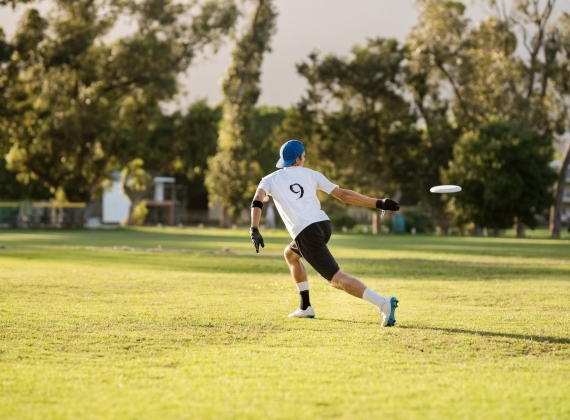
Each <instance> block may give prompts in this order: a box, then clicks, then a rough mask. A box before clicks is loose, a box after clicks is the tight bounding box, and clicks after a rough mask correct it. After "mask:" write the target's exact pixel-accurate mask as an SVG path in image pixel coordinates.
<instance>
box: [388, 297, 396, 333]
mask: <svg viewBox="0 0 570 420" xmlns="http://www.w3.org/2000/svg"><path fill="white" fill-rule="evenodd" d="M397 307H398V299H396V298H395V297H393V298H391V299H390V317H389V318H388V323H387V324H386V326H387V327H393V326H394V324H395V323H396V308H397Z"/></svg>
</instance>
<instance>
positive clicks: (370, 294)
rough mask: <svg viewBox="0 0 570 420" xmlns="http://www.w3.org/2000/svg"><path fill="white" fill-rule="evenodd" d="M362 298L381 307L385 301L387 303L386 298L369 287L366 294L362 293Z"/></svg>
mask: <svg viewBox="0 0 570 420" xmlns="http://www.w3.org/2000/svg"><path fill="white" fill-rule="evenodd" d="M362 299H364V300H365V301H366V302H370V303H371V304H373V305H374V306H376V307H378V308H381V307H382V305H384V303H386V299H384V298H383V297H382V296H380V295H379V294H378V293H376V292H375V291H374V290H372V289H369V288H368V287H367V288H366V290H365V291H364V294H363V295H362Z"/></svg>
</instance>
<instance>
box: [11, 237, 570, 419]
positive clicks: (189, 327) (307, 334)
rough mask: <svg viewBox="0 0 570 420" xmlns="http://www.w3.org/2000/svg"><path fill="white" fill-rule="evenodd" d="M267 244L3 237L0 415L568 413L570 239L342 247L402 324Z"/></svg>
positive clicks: (344, 258) (343, 262) (346, 242)
mask: <svg viewBox="0 0 570 420" xmlns="http://www.w3.org/2000/svg"><path fill="white" fill-rule="evenodd" d="M263 233H264V236H265V242H266V247H265V249H263V250H262V251H261V253H260V254H259V255H256V254H255V253H254V252H253V247H252V246H251V243H250V241H249V236H248V232H247V231H246V230H235V231H220V230H216V229H203V230H198V229H172V230H168V229H163V230H158V229H138V230H116V231H92V232H88V231H9V230H4V231H0V244H3V245H4V247H1V248H0V418H1V419H250V418H251V419H304V418H307V419H330V418H341V419H372V418H375V419H384V418H392V419H447V418H451V419H453V418H457V419H481V418H484V419H495V418H500V419H502V420H504V419H568V418H570V240H569V239H568V234H567V233H566V234H565V239H562V240H558V241H554V240H548V239H522V240H516V239H509V238H470V237H436V236H396V235H381V236H378V237H375V236H372V235H355V234H345V235H342V234H336V235H333V239H332V241H331V243H330V247H331V250H332V252H333V254H334V255H335V256H336V257H337V260H338V262H339V264H340V266H341V267H342V268H343V269H344V271H346V272H349V273H351V274H353V275H356V276H358V277H360V278H361V279H362V280H363V281H364V282H365V283H366V284H367V285H368V286H369V287H371V288H373V289H374V290H376V291H377V292H378V293H380V294H383V295H396V296H397V297H398V299H399V300H400V306H399V308H398V311H397V313H396V315H397V324H396V327H394V328H380V327H379V322H380V317H379V315H378V312H377V311H376V310H375V309H374V308H373V307H372V306H371V305H369V304H368V303H366V302H364V301H362V300H358V299H355V298H353V297H351V296H349V295H346V294H344V293H342V292H340V291H337V290H334V289H332V288H331V287H330V286H329V285H328V283H327V282H326V280H324V279H322V278H320V277H318V276H317V275H316V274H315V272H314V271H312V270H309V273H310V282H311V301H312V303H313V306H314V308H315V310H316V312H317V318H316V319H314V320H310V319H289V318H287V314H288V313H289V312H292V311H293V310H294V309H295V308H296V306H297V304H298V295H297V293H296V289H295V287H294V285H293V283H292V281H291V279H290V275H289V272H288V269H287V266H286V265H285V262H284V260H283V257H282V251H283V248H284V247H285V245H286V244H287V243H288V242H289V239H288V236H287V234H286V233H285V232H284V231H274V232H263Z"/></svg>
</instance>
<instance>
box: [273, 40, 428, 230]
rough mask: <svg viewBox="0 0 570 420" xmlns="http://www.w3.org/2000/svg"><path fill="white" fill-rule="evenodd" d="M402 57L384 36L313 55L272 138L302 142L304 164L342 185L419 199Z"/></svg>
mask: <svg viewBox="0 0 570 420" xmlns="http://www.w3.org/2000/svg"><path fill="white" fill-rule="evenodd" d="M405 58H406V51H405V48H404V47H403V46H402V45H400V44H399V43H398V41H396V40H394V39H383V38H377V39H371V40H369V41H368V42H367V43H366V44H365V45H364V46H355V47H353V49H352V51H351V54H350V55H349V56H344V57H343V56H337V55H334V54H330V55H327V56H324V57H320V56H319V55H318V54H316V53H314V54H311V55H310V56H309V59H308V60H307V61H306V62H303V63H301V64H299V65H298V66H297V69H298V72H299V74H300V75H301V76H303V77H304V78H305V79H306V81H307V83H308V88H307V92H306V94H305V96H304V97H303V98H302V99H301V101H300V102H299V104H298V105H297V106H296V107H295V109H293V110H290V111H289V112H288V115H287V118H286V120H285V121H284V123H283V125H282V127H281V128H280V129H279V130H277V131H276V133H275V136H274V139H275V140H274V141H275V142H276V143H277V145H280V144H282V143H284V142H285V141H287V140H289V139H298V140H301V141H302V142H303V143H304V145H305V148H306V151H307V155H306V156H307V162H308V164H309V165H310V166H311V167H313V168H315V169H318V170H320V171H321V172H323V173H324V174H326V175H327V176H329V177H330V178H331V179H333V180H334V181H335V182H337V183H339V184H341V185H343V186H344V187H346V188H353V189H355V190H358V191H360V192H362V193H364V194H368V195H371V196H376V197H384V196H396V199H398V200H399V199H400V198H401V201H403V202H404V203H413V204H416V203H417V201H418V194H417V192H418V190H417V186H416V185H415V179H416V178H417V169H418V165H417V164H416V159H417V158H418V152H419V146H420V143H421V133H420V131H419V130H418V129H417V126H416V122H417V115H416V113H415V111H414V110H413V109H412V105H411V103H410V101H409V100H408V98H407V97H406V94H405V86H404V64H405ZM402 193H403V194H402ZM332 201H333V202H334V200H332ZM335 204H336V203H335ZM331 205H333V206H334V204H331ZM377 216H378V214H377V213H375V215H374V217H375V219H374V220H375V222H376V223H375V226H378V224H379V219H378V218H377Z"/></svg>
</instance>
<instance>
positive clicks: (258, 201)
mask: <svg viewBox="0 0 570 420" xmlns="http://www.w3.org/2000/svg"><path fill="white" fill-rule="evenodd" d="M267 198H268V197H267V193H266V192H265V191H264V190H263V189H261V188H258V189H257V191H256V192H255V196H254V197H253V201H252V202H251V228H250V229H249V236H250V237H251V243H252V244H253V247H254V248H255V252H259V245H261V247H262V248H265V242H264V241H263V236H261V233H259V221H260V220H261V210H262V209H263V202H264V201H267Z"/></svg>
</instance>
